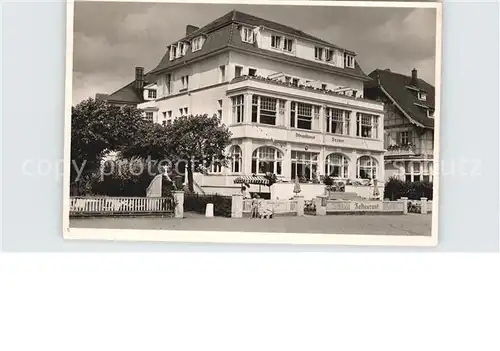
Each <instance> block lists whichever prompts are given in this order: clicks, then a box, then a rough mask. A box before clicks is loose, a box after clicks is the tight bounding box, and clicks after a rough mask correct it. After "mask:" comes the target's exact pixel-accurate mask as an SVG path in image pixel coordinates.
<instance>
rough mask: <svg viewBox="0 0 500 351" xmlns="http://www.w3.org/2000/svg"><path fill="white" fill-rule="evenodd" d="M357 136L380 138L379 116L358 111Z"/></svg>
mask: <svg viewBox="0 0 500 351" xmlns="http://www.w3.org/2000/svg"><path fill="white" fill-rule="evenodd" d="M356 136H360V137H362V138H373V139H376V138H378V116H374V115H369V114H366V113H358V118H357V122H356Z"/></svg>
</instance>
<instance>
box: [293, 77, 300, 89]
mask: <svg viewBox="0 0 500 351" xmlns="http://www.w3.org/2000/svg"><path fill="white" fill-rule="evenodd" d="M292 82H293V83H292V84H293V86H295V87H298V86H299V78H293V81H292Z"/></svg>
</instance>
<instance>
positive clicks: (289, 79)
mask: <svg viewBox="0 0 500 351" xmlns="http://www.w3.org/2000/svg"><path fill="white" fill-rule="evenodd" d="M291 81H292V77H290V76H285V83H287V84H290V82H291Z"/></svg>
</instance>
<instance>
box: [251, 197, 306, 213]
mask: <svg viewBox="0 0 500 351" xmlns="http://www.w3.org/2000/svg"><path fill="white" fill-rule="evenodd" d="M258 202H259V205H258V210H259V211H261V210H269V211H271V212H272V213H273V215H275V216H296V215H297V200H286V199H283V200H263V199H261V200H259V201H258ZM251 211H252V200H251V199H245V200H243V216H244V217H248V216H250V213H251Z"/></svg>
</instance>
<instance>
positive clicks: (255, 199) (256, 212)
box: [251, 194, 259, 218]
mask: <svg viewBox="0 0 500 351" xmlns="http://www.w3.org/2000/svg"><path fill="white" fill-rule="evenodd" d="M251 218H259V195H257V194H254V196H253V199H252V210H251Z"/></svg>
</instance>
